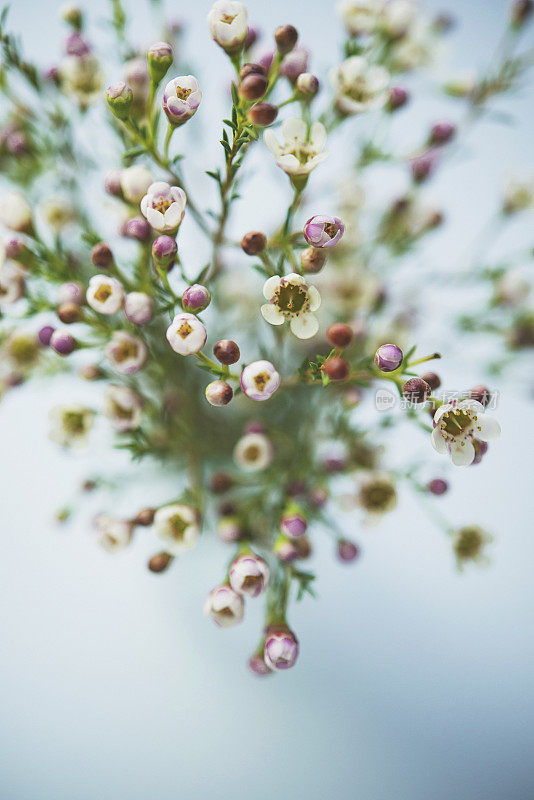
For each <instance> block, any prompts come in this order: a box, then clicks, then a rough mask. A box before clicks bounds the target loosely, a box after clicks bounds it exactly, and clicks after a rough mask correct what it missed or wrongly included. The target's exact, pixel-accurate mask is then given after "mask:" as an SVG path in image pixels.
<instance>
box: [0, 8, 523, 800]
mask: <svg viewBox="0 0 534 800" xmlns="http://www.w3.org/2000/svg"><path fill="white" fill-rule="evenodd" d="M89 5H90V8H91V11H92V13H93V15H94V17H95V18H97V19H98V17H100V18H102V16H103V14H104V10H105V9H106V5H105V3H104V0H93V2H91V3H90V4H89ZM132 5H133V6H134V7H135V8H136V9H137V8H138V9H139V10H138V12H136V19H135V25H134V27H135V30H136V31H137V33H140V32H142V31H143V30H144V29H146V28H143V25H144V23H145V22H146V19H147V14H146V8H145V5H144V4H141V2H140V0H135V2H134V3H132ZM209 5H210V4H209V3H208V2H206V0H201V2H198V3H195V4H191V6H188V4H180V5H179V6H178V5H177V4H176V5H175V6H174V9H175V11H176V12H177V13H178V14H183V15H184V16H185V17H187V18H190V19H191V28H190V35H191V36H192V39H191V40H190V41H192V42H198V43H199V49H200V48H201V49H202V53H203V54H204V53H206V55H205V56H203V58H204V59H205V60H204V64H203V73H204V75H209V73H210V70H213V71H214V73H215V74H217V75H218V73H217V71H218V70H219V69H220V66H221V63H222V57H221V54H220V53H219V51H218V50H217V48H216V47H215V46H214V45H213V46H212V45H210V43H209V41H208V37H207V34H206V28H205V14H206V13H207V11H208V9H209ZM57 6H58V3H57V2H56V0H41V2H39V3H36V2H35V0H16V2H14V3H12V8H11V13H10V19H11V24H12V26H13V27H14V28H15V29H17V30H19V31H21V32H23V33H24V37H25V42H26V47H27V48H28V51H29V52H30V53H31V54H32V55H33V56H34V57H35V58H37V59H39V60H44V55H45V53H49V52H51V51H52V49H53V48H59V46H60V41H61V26H60V23H59V21H58V19H57V13H56V9H57ZM248 6H249V9H250V13H251V17H252V18H253V19H254V20H257V21H258V23H259V24H260V25H261V26H262V27H264V28H265V29H266V30H269V29H270V28H272V27H274V25H276V24H279V23H281V22H292V23H294V24H295V25H297V26H298V27H299V28H300V29H301V31H302V38H303V39H304V41H306V42H307V43H308V44H309V45H310V46H311V47H312V49H314V50H316V51H318V52H319V53H320V55H319V56H318V57H317V59H316V65H317V67H321V66H323V65H324V64H326V63H327V58H326V55H327V51H328V50H329V49H332V48H333V46H334V42H335V41H336V40H337V39H338V37H339V35H340V27H339V24H338V21H337V19H336V17H335V14H334V11H333V5H332V4H331V3H328V2H319V0H294V2H292V3H291V4H288V3H287V2H283V0H271V2H269V3H264V2H261V0H250V2H249V3H248ZM506 6H507V4H506V3H504V2H501V1H500V0H470V1H469V2H460V1H459V0H452V1H451V2H449V3H448V4H447V10H448V11H450V12H452V13H453V14H457V15H458V16H459V17H460V18H461V22H462V24H461V26H460V27H459V28H458V29H457V31H456V33H455V34H454V36H453V37H452V38H451V40H450V43H451V48H452V51H453V54H455V56H456V60H457V62H459V63H460V64H461V65H465V66H476V65H480V64H482V63H484V61H485V59H486V58H487V56H488V54H489V51H490V49H491V48H492V47H493V46H494V43H495V41H496V39H497V38H498V26H499V25H500V21H501V20H502V18H503V16H504V14H505V13H506ZM432 7H433V8H438V5H437V4H436V3H433V4H432ZM95 35H96V33H95V30H93V38H94V36H95ZM143 38H144V39H146V43H147V44H148V43H150V37H149V36H148V34H146V36H144V37H143V36H142V35H141V39H143ZM190 47H191V45H190ZM191 49H192V48H191ZM321 51H322V52H321ZM446 58H447V57H446ZM110 77H113V76H110ZM217 79H219V78H217ZM207 91H208V92H209V89H208V90H207ZM533 99H534V96H533V92H532V91H531V90H530V91H528V92H526V93H525V94H524V95H523V100H522V101H521V102H520V104H519V105H518V106H517V105H516V106H514V108H515V109H516V110H520V109H522V111H521V123H520V126H519V128H518V129H516V130H514V129H510V128H496V127H495V126H490V125H484V126H483V127H482V129H481V130H480V131H479V132H478V134H477V135H475V136H473V137H472V138H471V139H470V144H469V147H468V148H467V154H468V155H469V156H472V157H473V161H472V162H470V163H469V165H466V162H465V161H463V160H461V161H460V162H459V163H457V164H456V165H455V166H454V167H452V168H451V171H450V174H449V176H448V177H446V176H444V177H443V179H442V180H441V182H440V183H439V184H438V185H437V187H436V191H437V192H438V193H439V192H444V193H445V195H446V199H447V201H448V204H449V205H450V206H451V210H450V217H451V220H452V222H453V223H454V225H455V228H454V230H455V233H454V238H452V239H451V238H450V236H451V235H450V234H445V233H444V234H443V235H442V239H441V240H439V241H441V242H442V243H443V247H440V253H439V266H440V267H445V266H446V264H447V259H448V258H449V257H450V259H451V260H455V259H456V258H457V256H458V252H459V251H460V250H461V249H462V248H464V247H465V246H466V244H467V243H468V242H469V241H470V239H471V236H472V234H473V233H474V228H475V227H476V226H478V225H479V224H480V222H481V221H482V220H483V218H484V212H485V211H489V210H490V208H491V201H490V195H491V194H492V193H493V194H494V193H495V192H496V191H497V189H498V186H499V184H500V180H501V175H502V173H503V172H505V171H506V170H507V169H515V170H519V171H520V172H521V173H523V174H524V173H525V172H527V171H528V169H529V168H532V167H533V166H534V156H533V151H532V126H533V122H534V118H533V115H532V108H533ZM207 107H208V106H206V108H207ZM204 113H206V117H205V121H206V122H209V120H208V116H207V114H208V112H207V111H206V112H204ZM427 117H428V115H426V117H425V119H427ZM212 138H213V144H209V145H206V146H209V148H211V149H210V150H209V154H210V158H211V161H212V162H213V160H214V158H215V156H216V152H215V148H216V140H215V136H213V137H212ZM462 169H463V170H464V172H461V170H462ZM457 197H459V198H461V201H462V202H461V208H460V204H459V206H458V207H456V205H455V199H456V198H457ZM267 212H269V209H267ZM275 212H276V208H275ZM245 213H246V212H245ZM253 220H254V217H253V215H252V214H251V215H250V221H251V223H252V222H253ZM243 227H244V226H243ZM447 237H449V238H447ZM449 254H450V255H449ZM431 288H432V287H430V289H431ZM449 310H450V311H451V312H452V308H451V309H449ZM446 311H447V309H446ZM443 324H445V323H443ZM450 351H451V352H450V358H449V360H448V361H444V362H443V365H442V367H440V372H441V373H442V375H443V376H444V378H445V379H446V380H447V381H448V382H449V385H451V384H453V383H454V382H455V381H456V382H458V384H459V388H463V387H464V385H465V383H466V381H470V382H472V380H471V376H472V375H473V373H474V371H476V363H474V362H476V358H477V356H476V355H475V354H476V353H477V352H478V351H477V350H475V348H472V347H468V348H465V347H463V346H462V342H460V341H458V340H457V338H456V337H455V336H454V335H451V338H450ZM477 377H479V376H478V374H477ZM467 385H469V383H468V384H467ZM63 390H64V391H65V392H71V394H70V395H69V396H73V397H74V396H76V397H78V398H79V397H80V394H79V393H78V394H76V393H75V392H73V390H72V388H71V385H70V384H65V385H64V387H61V386H60V387H56V388H55V389H54V390H48V389H45V388H44V387H43V386H40V387H38V388H37V387H34V388H33V389H32V388H28V389H27V390H21V391H19V392H16V393H13V394H12V395H10V396H9V397H8V398H7V399H6V401H5V404H4V405H3V407H2V409H1V413H0V431H1V433H0V437H1V438H0V441H1V442H2V458H1V471H2V481H1V486H2V501H1V503H0V521H1V525H0V530H1V536H2V549H1V557H0V598H1V607H2V615H1V619H0V642H1V643H2V644H1V651H2V656H1V659H0V703H1V707H2V715H1V721H0V797H1V798H2V800H97V799H98V800H146V799H147V798H155V800H171V799H172V800H174V798H177V797H179V798H187V800H207V799H208V798H212V797H213V798H218V799H219V798H220V800H234V799H235V800H248V798H255V800H271V798H273V797H277V798H280V799H281V800H293V799H294V798H309V800H323V799H324V798H327V797H338V798H340V799H342V800H349V799H351V800H352V798H358V800H450V798H455V800H531V798H532V797H534V767H533V765H532V752H533V747H534V735H533V721H534V687H533V682H532V676H533V667H534V647H533V643H532V628H533V624H532V620H533V613H532V603H533V599H534V589H533V585H532V575H533V556H534V542H533V536H532V478H531V475H532V472H531V465H530V464H529V462H528V457H529V448H530V453H531V451H532V438H531V435H530V419H531V416H530V411H529V407H528V404H527V400H528V392H529V388H528V386H527V385H525V381H523V380H522V379H521V375H517V376H516V379H515V380H514V381H513V382H512V386H511V388H510V389H509V390H508V391H506V392H504V393H503V395H502V398H501V402H500V407H499V410H498V414H499V417H500V419H501V421H502V424H503V436H502V439H501V440H500V441H499V442H498V443H497V444H496V445H495V446H494V447H492V452H491V457H489V458H488V459H487V460H486V461H485V462H484V463H483V464H482V465H481V466H480V467H477V468H473V469H469V470H464V471H462V472H461V473H456V474H455V477H456V481H455V484H454V490H453V491H452V493H451V495H450V497H447V498H444V499H443V501H442V507H443V509H444V510H446V512H447V514H448V515H449V516H450V517H451V519H453V520H454V521H455V522H456V523H462V522H470V521H473V520H475V521H480V523H481V524H483V525H485V526H486V527H488V528H489V529H490V530H491V531H492V532H493V533H494V534H495V536H496V542H495V544H494V546H493V547H492V549H491V557H492V565H491V567H490V568H489V569H472V570H471V569H470V570H468V571H467V572H466V573H465V574H463V575H459V574H458V572H457V571H456V570H455V568H454V564H453V561H452V558H451V555H450V549H449V543H448V542H446V541H445V540H444V537H443V535H442V534H441V533H440V532H439V531H438V530H437V529H436V528H435V527H433V526H432V525H431V524H430V523H429V522H428V521H427V519H426V517H425V516H424V515H423V513H422V511H421V510H420V509H419V507H418V506H417V505H416V504H415V503H414V501H413V499H412V498H411V497H410V496H408V495H407V496H405V495H404V494H403V495H402V497H401V501H400V508H399V510H398V513H396V514H395V515H393V516H391V517H390V518H388V519H387V520H386V521H385V523H384V525H383V526H382V527H380V528H378V529H370V530H368V531H363V532H360V531H359V530H358V529H356V528H355V530H354V531H353V532H354V535H355V536H356V537H357V538H358V539H359V540H360V541H361V542H362V544H363V547H364V551H365V557H364V558H363V559H362V561H361V563H359V564H358V565H357V566H355V567H353V568H343V567H341V566H339V565H338V564H337V563H336V562H335V561H334V560H333V559H332V558H331V542H330V541H329V540H328V539H327V537H326V536H325V537H324V538H321V537H317V546H316V555H315V557H314V563H315V564H316V565H317V566H318V567H319V571H320V579H319V582H318V592H319V595H320V598H319V601H318V602H314V601H312V600H309V601H306V602H304V603H303V604H302V605H301V606H299V607H298V608H296V609H295V610H294V612H293V613H292V618H291V619H292V623H293V624H294V626H295V629H296V630H297V631H298V634H299V637H300V639H301V642H302V655H301V661H300V663H299V665H298V667H297V668H296V669H295V670H293V671H292V672H291V673H290V674H287V675H282V676H278V677H276V678H275V679H273V680H267V681H263V682H262V681H259V680H255V679H253V678H251V677H249V675H248V674H247V671H246V669H245V666H244V663H245V660H246V657H247V655H248V653H249V652H250V648H251V646H252V645H253V643H254V642H255V639H256V630H257V626H259V623H260V619H259V610H258V609H257V608H251V612H250V614H249V618H248V619H247V623H246V625H244V626H242V627H241V628H238V629H232V630H230V631H226V632H223V631H219V630H216V629H215V628H214V627H213V626H212V625H210V624H208V622H207V621H206V620H205V619H204V618H203V616H202V612H201V609H202V603H203V599H204V596H205V594H206V592H207V590H208V589H209V588H210V586H211V585H213V584H214V583H215V582H216V581H217V580H218V578H219V575H220V563H221V559H222V558H224V557H225V555H224V554H223V552H222V547H221V546H219V545H217V546H213V545H211V544H210V543H209V542H206V541H203V542H202V543H201V545H200V546H199V547H198V549H197V550H196V551H195V552H194V553H192V554H191V556H189V557H188V558H187V560H186V559H184V560H183V561H182V562H181V563H180V564H179V565H177V569H176V570H175V571H173V572H171V573H169V575H167V576H162V577H159V576H153V575H151V574H149V573H147V571H146V567H145V560H146V556H147V554H148V553H149V552H152V551H153V548H151V547H150V546H149V545H148V543H144V542H143V541H142V537H141V540H140V541H138V542H137V543H136V544H135V546H134V547H133V548H132V549H131V550H130V551H128V552H127V553H125V554H124V555H121V556H118V557H115V558H112V557H110V556H108V555H107V554H105V553H104V552H102V551H100V550H99V549H98V548H97V547H96V546H95V544H94V541H93V539H92V537H91V536H90V534H89V532H88V530H87V528H86V526H85V525H84V524H83V523H82V522H80V523H78V524H74V525H72V526H70V527H68V528H63V529H58V528H57V527H56V526H55V525H53V524H52V522H51V518H52V515H53V512H54V510H55V509H56V508H57V506H58V505H59V504H60V503H61V502H62V501H64V500H65V498H67V499H69V498H70V497H71V496H72V495H73V493H74V492H75V491H76V487H77V486H78V485H79V482H80V480H81V479H82V478H84V477H85V476H86V475H87V473H88V468H87V462H86V461H85V460H84V457H76V458H74V459H72V458H69V457H68V456H66V455H63V454H58V452H57V449H56V448H55V447H54V445H52V444H51V443H50V442H49V441H48V440H47V438H46V435H47V409H48V407H49V406H50V405H52V404H53V403H54V402H55V401H57V400H58V399H59V398H61V397H62V395H63ZM398 447H400V448H401V449H402V448H405V450H406V448H408V450H409V451H410V452H412V453H413V451H414V447H416V448H417V447H419V448H420V451H419V450H417V451H416V452H417V453H419V452H421V455H423V454H424V455H425V457H429V458H430V460H431V464H432V469H433V470H434V472H435V473H438V474H439V473H441V472H442V469H444V468H445V464H444V462H443V461H442V460H441V459H440V457H438V456H437V455H435V454H433V453H432V452H429V448H428V447H427V446H426V445H425V446H423V443H422V442H421V441H420V440H419V439H418V440H417V443H416V444H415V445H414V444H413V442H412V441H411V440H410V439H409V438H408V436H407V434H403V438H401V440H400V442H399V445H398ZM98 458H99V457H98V456H91V457H90V460H89V464H90V469H89V472H90V471H91V469H96V468H97V467H99V466H102V462H101V461H99V460H98ZM91 459H92V460H91ZM111 467H112V461H111V460H110V459H109V458H108V457H107V456H106V457H105V461H104V463H103V468H104V469H105V470H108V471H110V470H111ZM150 491H151V492H152V496H155V495H156V494H157V492H158V491H159V492H160V494H161V493H162V492H163V489H162V488H161V487H160V486H157V487H151V489H150ZM131 492H133V496H134V500H135V501H136V502H138V504H139V505H142V504H143V503H144V502H145V501H146V493H145V490H144V487H142V486H141V485H139V486H137V488H136V487H134V488H133V489H132V490H131ZM162 496H163V497H164V492H163V495H162ZM131 497H132V494H131V493H130V499H131ZM95 510H96V509H95ZM354 524H355V523H354ZM250 605H251V606H252V604H250Z"/></svg>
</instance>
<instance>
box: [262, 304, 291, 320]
mask: <svg viewBox="0 0 534 800" xmlns="http://www.w3.org/2000/svg"><path fill="white" fill-rule="evenodd" d="M260 311H261V315H262V317H263V319H264V320H265V321H266V322H268V323H269V324H270V325H283V323H284V319H285V317H284V315H283V314H282V312H281V311H280V310H279V309H278V308H277V307H276V306H274V305H273V304H272V303H264V305H262V307H261V309H260Z"/></svg>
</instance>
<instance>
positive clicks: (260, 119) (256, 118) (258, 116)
mask: <svg viewBox="0 0 534 800" xmlns="http://www.w3.org/2000/svg"><path fill="white" fill-rule="evenodd" d="M277 116H278V108H277V106H273V105H271V103H256V104H255V105H253V106H252V108H251V109H249V112H248V118H249V120H250V121H251V122H252V124H253V125H259V126H260V127H262V128H266V127H267V126H268V125H272V124H273V122H274V121H275V119H276V117H277Z"/></svg>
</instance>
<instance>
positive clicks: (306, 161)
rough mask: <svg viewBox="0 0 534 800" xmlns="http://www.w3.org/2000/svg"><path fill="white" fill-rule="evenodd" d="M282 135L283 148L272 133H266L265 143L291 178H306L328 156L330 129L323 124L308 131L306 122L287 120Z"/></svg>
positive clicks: (282, 128)
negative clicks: (326, 143) (327, 147)
mask: <svg viewBox="0 0 534 800" xmlns="http://www.w3.org/2000/svg"><path fill="white" fill-rule="evenodd" d="M281 133H282V138H283V144H280V143H279V141H278V139H277V138H276V135H275V133H274V132H273V131H272V130H270V129H268V130H266V131H265V132H264V134H263V139H264V141H265V144H266V145H267V147H268V148H269V150H271V152H272V153H273V154H274V156H275V158H276V163H277V164H278V166H279V167H280V168H281V169H283V170H284V172H287V174H288V175H292V176H295V177H297V176H298V177H305V176H307V175H309V174H310V172H311V171H312V169H315V167H317V166H318V165H319V164H320V163H321V162H322V161H324V160H325V158H326V157H327V156H328V151H326V150H323V148H324V145H325V142H326V128H325V127H324V125H323V124H322V123H320V122H314V123H313V125H312V126H311V128H310V129H309V130H308V126H307V125H306V123H305V122H304V120H303V119H298V118H296V117H295V118H293V119H286V120H285V121H284V122H283V123H282V127H281Z"/></svg>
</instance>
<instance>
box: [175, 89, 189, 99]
mask: <svg viewBox="0 0 534 800" xmlns="http://www.w3.org/2000/svg"><path fill="white" fill-rule="evenodd" d="M192 91H193V90H192V89H185V88H184V87H183V86H177V87H176V95H177V97H178V99H179V100H187V98H188V97H189V95H190V94H191V92H192Z"/></svg>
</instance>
